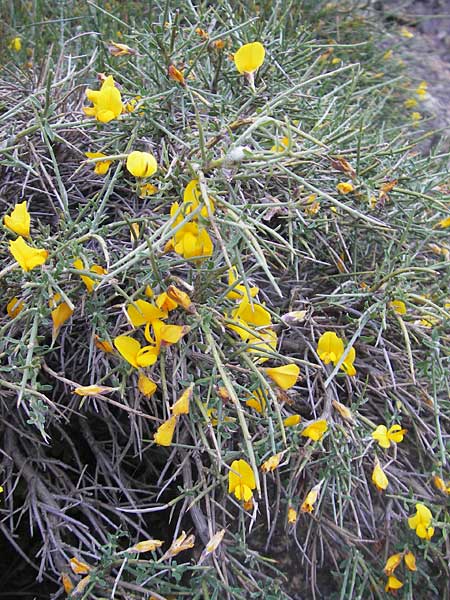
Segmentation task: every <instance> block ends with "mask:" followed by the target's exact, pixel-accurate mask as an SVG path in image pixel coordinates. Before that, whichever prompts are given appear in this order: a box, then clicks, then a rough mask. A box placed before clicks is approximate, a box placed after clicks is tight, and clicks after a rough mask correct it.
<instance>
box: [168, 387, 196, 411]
mask: <svg viewBox="0 0 450 600" xmlns="http://www.w3.org/2000/svg"><path fill="white" fill-rule="evenodd" d="M193 389H194V384H193V383H192V384H191V385H190V386H189V387H188V388H187V389H185V390H184V392H183V393H182V394H181V396H180V397H179V398H178V400H177V401H176V402H175V404H174V405H173V406H172V408H171V409H170V410H171V411H172V414H173V415H175V416H178V415H187V414H189V402H190V400H191V398H192V392H193Z"/></svg>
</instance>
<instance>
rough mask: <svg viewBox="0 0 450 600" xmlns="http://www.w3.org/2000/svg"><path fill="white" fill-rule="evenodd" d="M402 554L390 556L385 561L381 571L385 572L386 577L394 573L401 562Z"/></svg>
mask: <svg viewBox="0 0 450 600" xmlns="http://www.w3.org/2000/svg"><path fill="white" fill-rule="evenodd" d="M402 556H403V555H402V554H401V553H398V554H392V556H390V557H389V558H388V559H387V561H386V564H385V566H384V569H383V571H384V572H385V574H386V575H388V576H389V575H392V574H393V572H394V571H395V569H396V568H397V567H398V565H399V564H400V563H401V562H402Z"/></svg>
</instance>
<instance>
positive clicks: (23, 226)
mask: <svg viewBox="0 0 450 600" xmlns="http://www.w3.org/2000/svg"><path fill="white" fill-rule="evenodd" d="M3 222H4V224H5V227H7V228H8V229H9V230H11V231H14V233H17V235H22V236H23V237H30V223H31V219H30V214H29V212H28V210H27V203H26V202H21V203H20V204H16V205H15V207H14V209H13V211H12V213H11V215H5V216H4V217H3Z"/></svg>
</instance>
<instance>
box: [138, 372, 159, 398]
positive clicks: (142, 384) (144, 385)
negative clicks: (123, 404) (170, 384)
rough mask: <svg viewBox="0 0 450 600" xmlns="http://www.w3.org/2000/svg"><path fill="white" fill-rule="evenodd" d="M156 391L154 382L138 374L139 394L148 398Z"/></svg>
mask: <svg viewBox="0 0 450 600" xmlns="http://www.w3.org/2000/svg"><path fill="white" fill-rule="evenodd" d="M156 389H157V385H156V383H155V382H154V381H152V380H151V379H150V378H149V377H147V376H146V375H144V374H143V373H139V378H138V390H139V391H140V392H141V394H143V395H144V396H147V398H150V397H151V396H153V394H154V393H155V392H156Z"/></svg>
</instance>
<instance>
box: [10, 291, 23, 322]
mask: <svg viewBox="0 0 450 600" xmlns="http://www.w3.org/2000/svg"><path fill="white" fill-rule="evenodd" d="M24 308H25V302H24V301H23V300H20V299H19V298H18V297H17V296H14V298H11V300H10V301H9V302H8V304H7V305H6V313H7V314H8V317H10V318H11V319H14V318H15V317H17V315H18V314H20V313H21V312H22V310H23V309H24Z"/></svg>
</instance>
